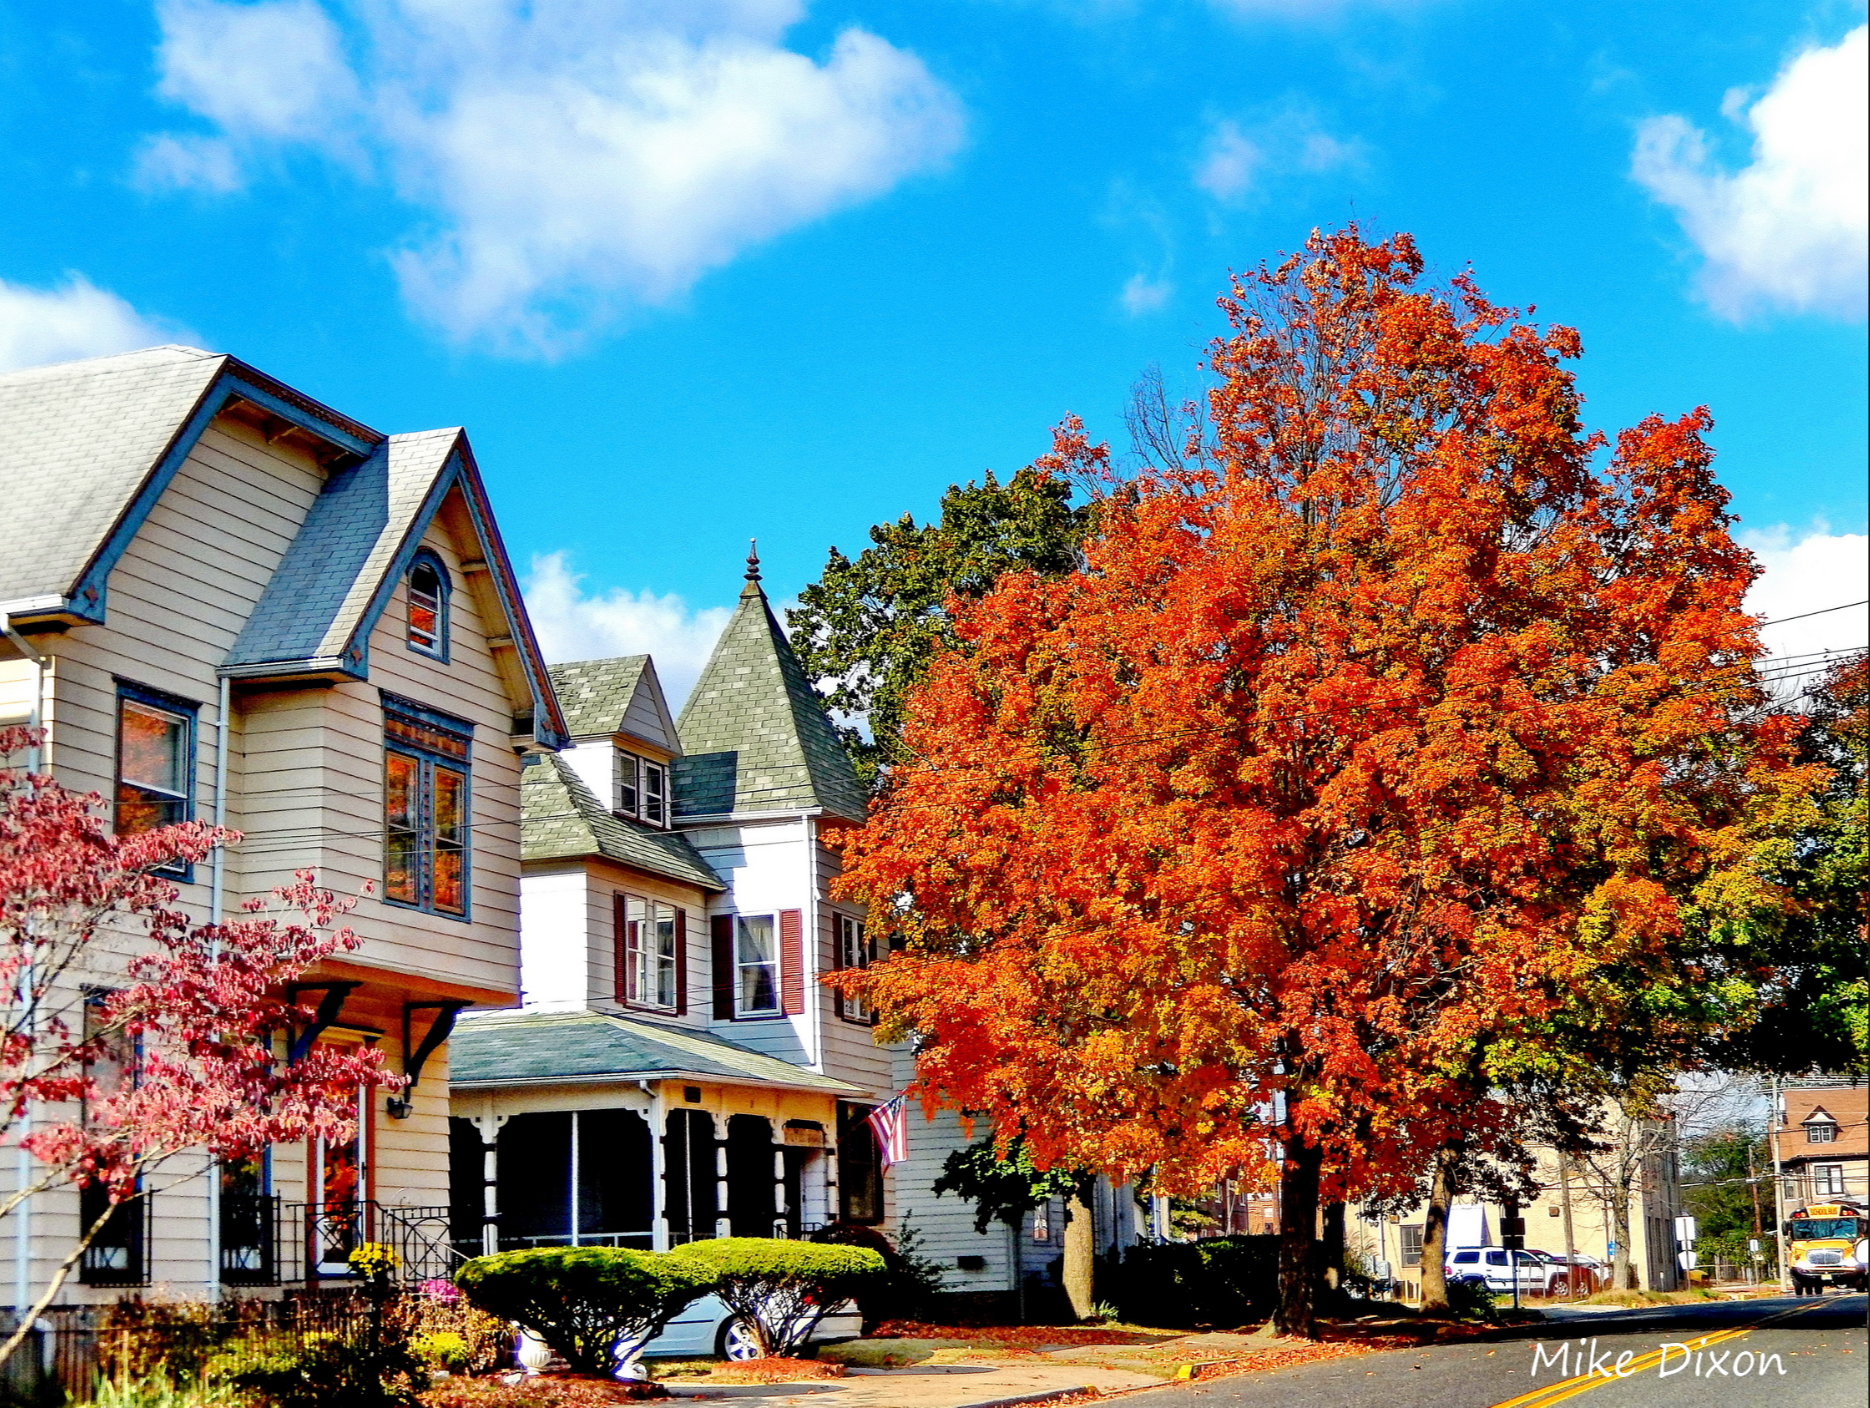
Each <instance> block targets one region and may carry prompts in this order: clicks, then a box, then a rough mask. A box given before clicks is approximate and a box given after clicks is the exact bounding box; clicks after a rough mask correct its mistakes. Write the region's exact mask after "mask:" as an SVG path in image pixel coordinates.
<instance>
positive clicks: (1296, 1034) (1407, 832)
mask: <svg viewBox="0 0 1870 1408" xmlns="http://www.w3.org/2000/svg"><path fill="white" fill-rule="evenodd" d="M1220 306H1221V308H1222V310H1223V312H1224V313H1225V315H1226V318H1227V322H1228V332H1227V333H1226V334H1225V335H1224V336H1222V337H1220V338H1218V339H1216V340H1215V342H1214V343H1213V344H1212V345H1211V347H1210V349H1209V353H1208V366H1209V368H1210V369H1211V371H1212V372H1213V374H1214V378H1215V385H1214V387H1213V389H1212V391H1211V392H1210V393H1209V396H1208V399H1207V403H1206V408H1205V417H1198V418H1195V419H1193V420H1191V427H1192V428H1191V430H1190V433H1189V436H1188V443H1187V445H1186V447H1185V452H1184V453H1183V454H1182V455H1181V456H1180V462H1179V463H1177V462H1175V461H1174V460H1173V459H1171V460H1170V461H1168V462H1166V463H1163V464H1160V465H1158V466H1157V467H1155V468H1153V469H1149V470H1147V471H1145V472H1142V473H1140V474H1139V475H1138V476H1137V477H1136V478H1134V479H1131V480H1121V479H1119V478H1118V477H1117V476H1115V475H1114V474H1113V473H1112V471H1111V468H1110V465H1109V463H1108V458H1107V454H1106V451H1105V449H1104V447H1102V446H1098V445H1093V444H1091V443H1090V442H1089V441H1088V440H1087V438H1086V437H1085V435H1084V433H1083V431H1082V428H1081V427H1080V426H1079V425H1078V424H1077V422H1075V421H1068V422H1067V423H1066V424H1065V425H1064V426H1063V427H1062V428H1061V429H1060V430H1059V432H1058V433H1057V436H1056V442H1055V446H1054V450H1053V454H1052V456H1051V457H1050V459H1049V460H1048V461H1045V462H1043V463H1044V464H1045V465H1046V466H1047V467H1048V468H1050V469H1051V470H1052V471H1053V472H1057V473H1069V474H1072V475H1074V476H1079V477H1080V478H1081V479H1082V478H1085V477H1089V478H1092V479H1097V480H1100V481H1101V482H1103V483H1105V484H1107V485H1108V486H1109V487H1108V491H1107V492H1105V493H1104V494H1102V495H1101V496H1100V498H1099V501H1098V503H1097V505H1096V512H1097V526H1096V531H1095V532H1094V533H1093V534H1092V535H1091V537H1090V538H1089V540H1088V541H1087V542H1086V545H1085V549H1084V552H1085V562H1084V566H1083V568H1082V569H1081V570H1080V571H1078V572H1077V573H1075V574H1070V575H1067V576H1064V577H1059V578H1053V579H1049V580H1048V579H1041V578H1039V577H1036V576H1034V575H1032V574H1013V575H1009V576H1008V577H1006V578H1003V579H1002V580H1001V582H1000V584H999V585H998V587H997V588H996V589H995V590H994V591H993V592H992V593H991V594H990V595H988V596H987V597H985V598H984V599H981V600H979V601H978V602H961V601H956V602H953V603H951V606H952V609H953V611H954V614H955V617H956V631H957V638H958V643H957V645H956V646H955V648H953V649H951V650H949V651H947V652H946V653H944V654H942V655H941V656H940V657H939V658H938V659H937V660H936V661H935V662H934V663H933V665H932V667H931V668H930V670H929V673H928V675H927V678H926V681H925V683H924V684H923V686H922V687H921V689H920V690H919V691H918V692H917V693H916V694H915V696H914V697H913V700H912V704H911V707H910V717H909V720H908V726H907V728H906V730H905V740H906V743H907V745H908V747H909V749H910V750H911V752H912V755H913V758H914V761H911V762H908V763H905V764H903V765H901V766H899V767H897V768H896V769H895V770H894V771H893V772H892V774H891V775H890V777H889V779H888V783H887V786H886V787H885V789H884V791H883V794H882V796H881V797H880V798H879V800H878V802H877V803H876V805H875V807H874V809H873V813H872V815H871V818H870V820H869V822H868V824H867V825H866V826H865V827H864V828H862V829H861V830H857V831H853V832H852V833H850V834H849V835H848V837H847V838H846V840H845V842H844V867H845V868H844V876H843V879H842V881H841V882H840V883H841V886H842V891H841V892H842V893H843V894H844V895H846V896H849V897H851V898H855V899H860V900H863V901H866V902H868V903H869V904H870V905H871V906H872V913H873V914H878V915H883V914H887V915H890V916H891V917H892V918H891V922H892V924H893V925H894V926H895V928H896V929H897V930H898V932H899V935H900V941H901V942H900V951H899V952H896V953H893V954H892V955H890V956H889V958H888V960H887V961H885V962H883V963H880V964H877V965H875V966H873V967H871V968H870V969H869V970H868V971H867V972H864V973H862V974H850V975H845V977H844V978H843V979H841V981H844V982H846V983H848V984H850V985H852V986H854V987H861V989H862V990H863V992H864V994H865V996H866V998H867V1000H868V1001H870V1002H871V1003H873V1004H874V1005H875V1006H876V1008H877V1009H878V1010H879V1012H880V1013H881V1015H882V1018H883V1021H884V1024H885V1032H886V1034H900V1033H905V1032H911V1031H913V1032H915V1033H917V1034H918V1036H919V1039H920V1043H921V1044H920V1048H919V1055H918V1059H917V1088H918V1090H919V1092H920V1094H921V1095H922V1097H923V1098H924V1099H925V1101H927V1102H929V1103H930V1104H931V1105H934V1104H944V1105H951V1106H956V1107H959V1108H961V1109H963V1110H965V1111H968V1112H969V1113H970V1114H971V1115H973V1116H974V1117H976V1118H978V1119H981V1120H984V1121H987V1122H989V1123H990V1124H991V1126H992V1128H993V1129H994V1130H995V1132H996V1133H997V1134H998V1135H999V1136H1000V1137H1001V1138H1003V1139H1007V1140H1010V1139H1012V1138H1013V1137H1015V1136H1017V1137H1019V1138H1021V1139H1023V1140H1024V1141H1025V1144H1024V1147H1025V1148H1026V1149H1027V1150H1029V1151H1030V1153H1031V1155H1032V1157H1033V1159H1034V1161H1035V1162H1036V1163H1038V1164H1040V1166H1042V1167H1043V1166H1046V1165H1048V1164H1064V1165H1068V1166H1073V1167H1078V1168H1086V1169H1097V1170H1101V1171H1105V1172H1108V1173H1111V1174H1112V1175H1114V1176H1118V1177H1125V1176H1131V1175H1135V1174H1137V1173H1139V1172H1141V1171H1144V1170H1150V1171H1151V1174H1150V1176H1151V1178H1152V1180H1153V1183H1152V1186H1154V1187H1156V1188H1157V1189H1159V1190H1161V1191H1190V1192H1192V1191H1194V1190H1196V1189H1197V1188H1200V1187H1204V1186H1206V1185H1208V1184H1209V1183H1210V1182H1211V1180H1213V1179H1214V1178H1215V1177H1217V1176H1220V1175H1223V1174H1229V1173H1236V1172H1241V1171H1244V1172H1246V1173H1247V1174H1248V1175H1249V1176H1252V1175H1255V1174H1262V1175H1266V1176H1277V1177H1278V1179H1279V1181H1280V1183H1281V1188H1282V1195H1283V1196H1282V1202H1281V1206H1282V1209H1283V1222H1284V1225H1283V1227H1282V1239H1283V1240H1282V1246H1281V1271H1280V1289H1281V1297H1280V1302H1279V1305H1280V1308H1279V1312H1278V1314H1277V1315H1276V1317H1275V1318H1276V1322H1277V1323H1278V1324H1279V1326H1280V1327H1281V1328H1282V1329H1284V1330H1286V1331H1288V1332H1297V1333H1304V1334H1310V1333H1313V1332H1314V1307H1313V1294H1314V1291H1313V1284H1314V1281H1315V1275H1314V1270H1315V1256H1314V1253H1313V1250H1312V1248H1313V1241H1314V1238H1313V1227H1314V1217H1315V1213H1316V1209H1317V1208H1318V1206H1319V1203H1320V1199H1321V1197H1324V1198H1326V1199H1328V1200H1336V1199H1342V1198H1345V1197H1348V1196H1355V1197H1362V1196H1367V1195H1370V1194H1372V1193H1385V1192H1387V1193H1391V1194H1398V1193H1402V1192H1404V1191H1405V1190H1407V1189H1410V1188H1413V1187H1414V1186H1415V1180H1416V1179H1417V1178H1418V1177H1419V1175H1420V1172H1421V1170H1422V1168H1423V1166H1424V1163H1425V1161H1426V1159H1427V1158H1428V1156H1429V1155H1430V1154H1432V1153H1433V1152H1434V1151H1435V1150H1437V1149H1439V1148H1441V1147H1443V1146H1444V1145H1445V1144H1446V1143H1448V1142H1449V1141H1450V1140H1452V1139H1457V1138H1458V1139H1459V1140H1460V1141H1461V1142H1462V1143H1463V1144H1464V1146H1465V1147H1466V1148H1469V1149H1478V1150H1482V1151H1484V1150H1486V1149H1487V1148H1488V1147H1489V1141H1490V1140H1493V1141H1496V1142H1500V1143H1504V1142H1505V1141H1507V1140H1509V1139H1510V1138H1511V1136H1512V1127H1513V1111H1512V1110H1511V1109H1510V1108H1509V1106H1508V1104H1507V1102H1504V1101H1501V1100H1498V1099H1495V1098H1492V1097H1490V1096H1489V1094H1488V1091H1489V1088H1490V1086H1492V1085H1493V1084H1494V1083H1495V1082H1496V1080H1499V1079H1505V1078H1507V1077H1508V1076H1509V1075H1512V1074H1515V1073H1523V1071H1524V1069H1525V1068H1526V1066H1527V1064H1528V1063H1533V1064H1536V1063H1537V1062H1538V1061H1540V1060H1542V1059H1544V1058H1543V1057H1542V1056H1541V1055H1540V1042H1541V1033H1542V1032H1546V1031H1548V1030H1549V1027H1548V1025H1547V1024H1548V1023H1550V1022H1551V1021H1552V1020H1553V1019H1554V1018H1555V1017H1556V1016H1557V1015H1558V1014H1561V1013H1565V1012H1567V1011H1569V1012H1570V1013H1571V1014H1572V1017H1573V1018H1574V1019H1575V1016H1576V1011H1575V1004H1576V1002H1577V1001H1578V998H1579V994H1580V993H1583V992H1586V991H1591V990H1593V989H1592V985H1593V983H1596V984H1597V985H1598V987H1599V988H1601V990H1602V991H1603V992H1604V993H1606V994H1610V995H1613V996H1614V995H1615V994H1619V993H1629V992H1631V991H1638V992H1641V991H1643V990H1644V989H1645V988H1646V987H1648V986H1651V985H1653V984H1656V983H1660V984H1664V985H1666V984H1667V983H1669V982H1670V981H1672V980H1673V979H1674V978H1675V977H1677V976H1682V977H1684V979H1685V978H1686V976H1687V975H1685V974H1681V973H1679V972H1678V970H1680V969H1682V967H1683V966H1684V964H1685V963H1686V962H1687V961H1688V960H1686V959H1685V958H1684V957H1683V951H1684V945H1685V944H1686V943H1687V935H1688V934H1689V932H1690V930H1692V929H1694V928H1695V922H1694V921H1693V918H1692V912H1693V911H1695V910H1696V907H1697V906H1703V905H1705V904H1706V903H1707V902H1708V900H1709V897H1710V896H1711V895H1712V894H1713V893H1714V891H1716V890H1717V889H1718V888H1719V887H1721V886H1723V885H1731V884H1734V883H1737V881H1736V876H1737V875H1738V874H1739V873H1740V872H1741V871H1743V870H1744V869H1745V868H1746V866H1747V864H1748V861H1747V856H1748V853H1749V852H1748V837H1749V835H1750V834H1751V833H1752V832H1753V831H1754V830H1755V829H1756V828H1757V826H1758V825H1759V824H1760V822H1761V819H1762V818H1763V817H1764V816H1766V815H1767V814H1768V813H1769V812H1770V811H1771V810H1772V808H1773V807H1774V806H1775V805H1776V804H1777V803H1776V801H1775V799H1776V798H1782V797H1783V795H1785V794H1786V793H1787V791H1788V789H1791V788H1793V787H1794V786H1795V785H1796V784H1795V781H1794V780H1793V779H1792V778H1791V775H1790V774H1791V769H1790V764H1789V763H1788V761H1787V756H1788V754H1787V742H1788V739H1789V737H1790V731H1791V730H1790V725H1789V724H1788V723H1787V722H1786V721H1784V720H1782V719H1779V718H1777V717H1775V716H1774V715H1772V714H1771V713H1770V712H1769V711H1768V710H1766V709H1765V708H1763V707H1762V705H1763V695H1762V693H1761V691H1760V690H1759V688H1758V686H1757V683H1756V676H1755V672H1754V661H1755V658H1756V656H1757V655H1758V654H1759V650H1760V647H1759V643H1758V641H1757V638H1756V632H1755V622H1754V621H1753V619H1752V618H1750V617H1749V616H1748V615H1747V614H1746V613H1745V612H1744V611H1743V610H1742V609H1741V600H1742V595H1743V593H1744V591H1745V589H1746V587H1747V585H1748V583H1749V582H1750V581H1751V580H1752V578H1753V576H1754V573H1755V567H1754V564H1753V562H1752V560H1751V558H1750V557H1749V555H1748V554H1747V553H1746V552H1745V551H1744V550H1743V549H1741V548H1740V547H1738V546H1737V545H1736V544H1735V543H1734V541H1733V539H1732V537H1731V536H1730V532H1729V529H1730V525H1731V519H1730V518H1729V516H1728V514H1727V511H1726V507H1725V506H1726V501H1727V496H1726V494H1725V492H1724V491H1723V490H1722V489H1721V488H1720V487H1719V485H1718V484H1717V483H1716V482H1715V480H1714V478H1713V475H1712V473H1711V470H1710V462H1711V458H1712V456H1711V452H1710V450H1709V448H1708V446H1707V444H1706V442H1705V440H1704V435H1705V433H1706V431H1707V429H1708V427H1709V425H1710V423H1711V422H1710V418H1709V417H1708V415H1707V414H1706V412H1705V411H1701V410H1697V411H1695V412H1693V413H1691V414H1689V415H1686V416H1684V417H1682V418H1681V419H1679V420H1676V421H1665V420H1662V419H1659V418H1651V419H1648V420H1645V421H1644V422H1643V423H1642V424H1641V425H1639V426H1637V427H1636V428H1634V429H1632V430H1627V431H1624V432H1623V433H1622V434H1620V435H1619V436H1618V437H1617V438H1616V440H1615V442H1614V445H1613V444H1612V443H1610V442H1609V441H1607V440H1606V439H1605V437H1603V436H1602V435H1600V434H1597V433H1594V432H1590V431H1588V430H1586V429H1585V428H1584V426H1583V424H1582V420H1581V415H1580V408H1581V400H1580V397H1579V395H1578V392H1577V390H1576V388H1575V386H1574V383H1573V377H1572V374H1571V372H1570V371H1569V370H1568V369H1567V368H1566V367H1565V365H1564V364H1565V362H1566V361H1567V360H1568V359H1571V358H1575V357H1576V356H1578V355H1579V350H1580V349H1579V341H1578V338H1577V336H1576V334H1575V333H1574V332H1572V331H1571V330H1569V329H1566V328H1561V327H1551V328H1547V329H1545V330H1543V331H1542V330H1540V329H1539V328H1537V327H1535V326H1533V325H1532V324H1530V323H1528V322H1527V321H1525V320H1524V317H1523V315H1522V314H1520V313H1519V312H1517V311H1516V310H1512V309H1507V308H1502V307H1497V306H1495V305H1494V304H1492V303H1490V302H1489V301H1488V300H1487V299H1486V298H1485V297H1484V296H1483V295H1482V294H1481V292H1480V291H1479V290H1478V289H1477V288H1476V286H1475V285H1474V283H1473V281H1472V280H1471V278H1469V277H1467V276H1465V275H1463V276H1459V277H1456V278H1454V279H1453V280H1451V281H1450V282H1449V283H1447V284H1445V285H1435V284H1432V283H1431V282H1430V281H1428V280H1427V279H1425V278H1424V275H1423V266H1422V261H1421V259H1420V257H1419V256H1418V254H1417V251H1416V248H1415V246H1414V244H1413V242H1412V241H1411V240H1410V239H1409V237H1408V236H1406V235H1398V236H1395V237H1393V238H1391V239H1388V240H1383V241H1372V240H1369V239H1366V238H1365V237H1364V236H1363V235H1362V234H1361V233H1360V232H1359V231H1358V230H1357V229H1356V228H1355V227H1352V228H1348V229H1345V230H1341V231H1337V232H1332V233H1326V234H1315V235H1314V236H1313V237H1312V239H1311V240H1310V241H1309V242H1308V243H1307V245H1306V246H1305V248H1304V249H1303V250H1302V251H1301V252H1300V253H1299V254H1297V255H1295V256H1293V257H1291V258H1289V259H1287V260H1286V261H1284V262H1283V263H1281V264H1279V265H1278V266H1277V267H1272V268H1262V269H1260V270H1259V271H1257V272H1256V273H1253V274H1250V275H1245V276H1240V277H1237V278H1236V279H1235V280H1234V281H1233V283H1232V287H1231V291H1230V293H1229V294H1228V295H1227V296H1226V297H1224V298H1223V299H1222V300H1221V301H1220ZM1613 970H1614V971H1616V972H1617V973H1618V974H1619V975H1621V976H1620V979H1619V981H1617V982H1602V981H1601V980H1602V979H1603V978H1604V976H1605V975H1606V974H1607V973H1609V972H1611V971H1613ZM1633 971H1635V972H1640V973H1641V974H1642V975H1643V979H1642V982H1641V983H1637V984H1632V983H1631V982H1629V981H1628V980H1627V979H1628V975H1629V974H1630V973H1631V972H1633ZM1568 1004H1570V1005H1571V1006H1569V1007H1568ZM1604 1020H1605V1021H1606V1022H1607V1023H1613V1024H1614V1022H1615V1021H1616V1013H1614V1012H1608V1013H1605V1014H1604ZM1646 1021H1647V1023H1648V1028H1647V1029H1649V1030H1652V1031H1653V1030H1656V1029H1658V1022H1657V1020H1656V1019H1655V1017H1654V1015H1653V1014H1651V1015H1649V1016H1648V1017H1647V1018H1646ZM1572 1025H1573V1026H1575V1025H1576V1022H1575V1020H1574V1021H1573V1023H1572ZM1269 1161H1270V1165H1271V1166H1270V1167H1269Z"/></svg>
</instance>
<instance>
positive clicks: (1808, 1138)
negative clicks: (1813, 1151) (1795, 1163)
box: [1805, 1120, 1838, 1144]
mask: <svg viewBox="0 0 1870 1408" xmlns="http://www.w3.org/2000/svg"><path fill="white" fill-rule="evenodd" d="M1837 1137H1838V1127H1837V1126H1836V1125H1834V1124H1832V1123H1831V1122H1830V1121H1829V1120H1813V1121H1811V1122H1810V1123H1809V1124H1807V1125H1806V1126H1805V1142H1806V1143H1807V1144H1834V1143H1836V1142H1837Z"/></svg>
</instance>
